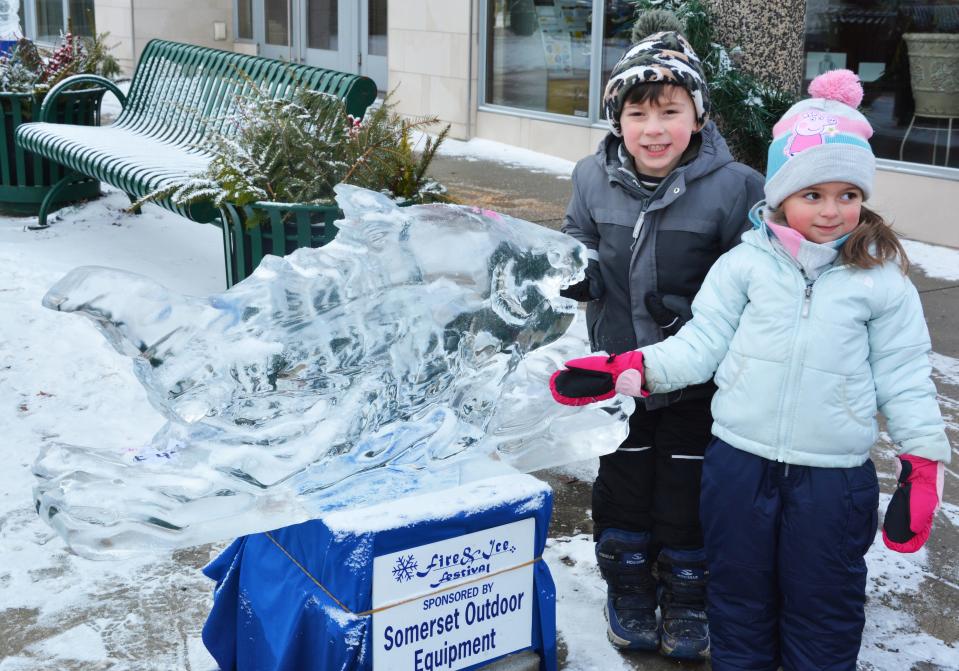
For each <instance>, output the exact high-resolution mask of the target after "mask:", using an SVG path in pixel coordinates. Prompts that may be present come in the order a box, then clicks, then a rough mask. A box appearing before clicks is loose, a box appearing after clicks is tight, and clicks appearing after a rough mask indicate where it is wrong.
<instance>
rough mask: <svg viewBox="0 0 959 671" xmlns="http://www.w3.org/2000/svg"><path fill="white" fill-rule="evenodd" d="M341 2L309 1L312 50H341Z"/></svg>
mask: <svg viewBox="0 0 959 671" xmlns="http://www.w3.org/2000/svg"><path fill="white" fill-rule="evenodd" d="M338 5H339V0H309V3H308V9H307V13H308V16H309V24H310V25H309V29H308V30H307V39H308V41H309V45H310V49H326V50H328V51H336V50H337V49H338V48H339V44H338V43H339V21H340V16H339V6H338Z"/></svg>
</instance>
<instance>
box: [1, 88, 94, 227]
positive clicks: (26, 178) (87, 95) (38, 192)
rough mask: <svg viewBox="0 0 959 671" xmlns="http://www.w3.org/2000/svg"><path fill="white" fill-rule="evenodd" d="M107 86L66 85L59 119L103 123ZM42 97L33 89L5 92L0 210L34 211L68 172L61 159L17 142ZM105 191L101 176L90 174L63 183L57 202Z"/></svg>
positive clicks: (28, 213)
mask: <svg viewBox="0 0 959 671" xmlns="http://www.w3.org/2000/svg"><path fill="white" fill-rule="evenodd" d="M104 93H106V89H102V88H93V89H84V90H80V91H67V92H65V93H62V94H60V96H59V98H58V99H57V101H56V112H55V121H56V123H70V124H77V125H82V126H96V125H99V123H100V101H101V100H102V99H103V95H104ZM40 103H41V98H40V97H39V96H37V95H35V94H32V93H0V126H2V128H0V140H2V142H3V146H2V147H0V212H5V213H10V214H17V215H23V216H29V215H35V214H37V213H38V212H39V211H40V203H41V202H42V201H43V199H44V197H46V195H47V192H48V191H49V190H50V187H51V186H53V185H54V184H56V183H57V182H58V181H59V180H60V179H61V178H62V177H63V176H64V175H65V174H66V172H67V169H66V168H64V167H63V166H62V165H60V164H59V163H56V162H54V161H49V160H47V159H45V158H42V157H40V156H37V155H36V154H34V153H33V152H31V151H25V150H23V149H21V148H20V147H18V146H17V143H16V142H15V141H14V133H15V131H16V129H17V127H18V126H19V125H20V124H22V123H26V122H28V121H32V120H33V116H34V113H37V114H39V112H40ZM99 195H100V182H98V181H97V180H95V179H92V178H87V177H78V178H77V181H76V182H75V183H73V184H71V185H69V186H68V187H66V188H65V189H63V190H62V191H61V192H60V193H59V194H58V197H57V199H56V201H55V204H54V208H53V209H55V208H56V207H58V206H61V205H65V204H67V203H71V202H74V201H77V200H88V199H91V198H96V197H98V196H99Z"/></svg>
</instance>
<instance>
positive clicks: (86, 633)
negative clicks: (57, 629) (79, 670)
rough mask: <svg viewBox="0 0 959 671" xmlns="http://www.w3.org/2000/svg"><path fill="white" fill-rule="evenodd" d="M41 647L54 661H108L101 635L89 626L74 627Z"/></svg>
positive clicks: (48, 640)
mask: <svg viewBox="0 0 959 671" xmlns="http://www.w3.org/2000/svg"><path fill="white" fill-rule="evenodd" d="M39 647H42V648H43V650H44V655H45V656H46V657H49V658H52V659H69V660H77V661H80V662H100V661H105V660H106V659H107V649H106V647H105V646H104V645H103V638H102V637H101V636H100V633H99V632H98V631H96V630H95V629H94V628H93V627H91V626H90V625H87V624H81V625H80V626H77V627H73V628H72V629H68V630H67V631H65V632H63V633H61V634H57V635H56V636H53V637H51V638H48V639H47V640H45V641H43V642H42V643H41V644H40V646H39Z"/></svg>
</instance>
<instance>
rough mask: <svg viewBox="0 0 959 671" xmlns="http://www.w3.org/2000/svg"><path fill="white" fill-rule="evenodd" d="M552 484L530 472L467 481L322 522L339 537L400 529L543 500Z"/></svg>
mask: <svg viewBox="0 0 959 671" xmlns="http://www.w3.org/2000/svg"><path fill="white" fill-rule="evenodd" d="M547 491H549V487H548V486H547V485H546V484H545V483H543V482H542V481H540V480H537V479H536V478H534V477H533V476H531V475H525V474H515V472H514V474H513V475H504V476H500V477H497V478H495V479H489V480H480V481H477V482H472V483H468V484H465V485H462V486H460V487H456V488H453V489H447V490H445V491H444V492H443V500H442V501H437V497H436V495H435V493H426V494H422V495H419V496H408V497H405V498H404V499H403V505H402V506H398V505H396V502H395V501H387V502H384V503H378V504H376V505H372V506H368V507H366V508H359V509H352V510H343V511H337V512H333V513H329V514H327V515H324V516H323V523H324V524H326V526H327V527H328V528H329V529H330V531H332V532H333V533H334V534H335V535H336V536H337V537H343V536H352V535H360V534H365V533H375V532H378V531H384V530H386V529H400V528H403V527H407V526H410V525H412V524H415V523H420V522H424V521H427V520H444V519H449V518H451V517H454V516H457V515H462V514H467V515H468V514H472V513H477V512H480V511H483V510H489V509H490V508H493V507H495V506H500V505H506V504H509V503H514V502H517V501H522V500H525V499H534V500H535V501H541V500H542V497H543V496H544V494H545V493H546V492H547Z"/></svg>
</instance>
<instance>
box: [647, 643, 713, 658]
mask: <svg viewBox="0 0 959 671" xmlns="http://www.w3.org/2000/svg"><path fill="white" fill-rule="evenodd" d="M659 654H660V655H662V656H663V657H668V658H669V659H682V660H685V661H688V662H703V661H706V660H707V659H709V643H708V642H707V643H706V647H705V648H702V649H698V648H690V647H687V648H686V649H683V648H682V647H681V646H678V645H670V644H669V642H668V641H666V639H661V640H660V644H659Z"/></svg>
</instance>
